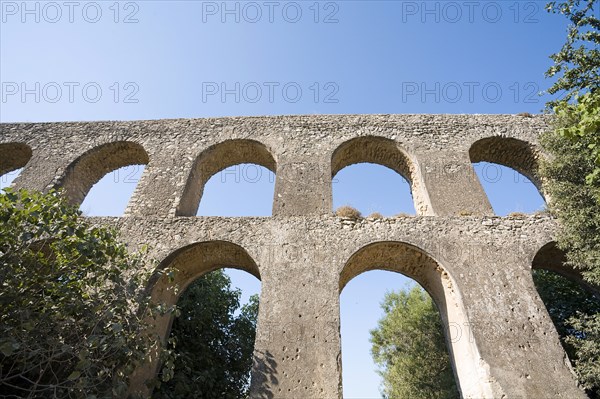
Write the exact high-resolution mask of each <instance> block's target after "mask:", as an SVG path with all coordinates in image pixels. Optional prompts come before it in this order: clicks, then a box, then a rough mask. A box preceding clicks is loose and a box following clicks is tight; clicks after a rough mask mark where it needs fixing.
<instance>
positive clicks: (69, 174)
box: [58, 141, 150, 216]
mask: <svg viewBox="0 0 600 399" xmlns="http://www.w3.org/2000/svg"><path fill="white" fill-rule="evenodd" d="M149 161H150V160H149V157H148V154H147V153H146V151H145V150H144V148H143V147H142V146H141V145H139V144H137V143H134V142H130V141H118V142H112V143H107V144H103V145H100V146H98V147H95V148H93V149H91V150H89V151H87V152H86V153H85V154H83V155H81V156H80V157H78V158H77V159H76V160H75V161H73V162H72V163H71V165H69V167H68V168H67V170H66V171H65V173H64V175H63V176H62V178H61V179H60V181H59V183H58V186H59V187H60V188H63V189H64V190H65V193H66V195H67V197H68V198H69V200H70V202H71V203H72V204H74V205H81V204H82V203H83V202H84V199H86V196H87V195H88V193H89V192H90V190H91V189H92V187H93V186H94V185H95V184H97V183H98V182H100V180H101V179H102V178H104V177H105V180H104V181H103V182H102V183H103V184H102V185H101V186H100V187H98V189H102V188H106V187H107V185H108V186H110V184H109V183H110V182H111V181H112V182H113V183H115V182H116V183H117V184H118V183H119V182H121V183H122V186H123V187H122V188H125V190H123V192H124V193H125V196H126V195H127V194H126V193H128V192H133V191H134V188H135V186H136V183H137V180H138V179H139V175H141V171H143V166H142V165H147V164H148V163H149ZM126 167H130V168H126ZM114 171H116V172H115V173H113V174H112V176H107V175H108V174H109V173H110V172H114ZM127 187H129V190H127V189H126V188H127ZM113 188H114V187H113ZM118 191H120V189H119V190H118ZM103 194H104V196H105V199H104V201H106V198H109V201H113V200H114V195H115V192H104V193H103ZM119 195H121V194H119ZM127 198H128V197H127ZM102 200H103V199H99V201H98V202H100V201H102ZM121 202H123V201H121ZM86 206H90V203H89V202H88V203H87V204H86ZM84 210H85V209H84ZM109 212H110V213H115V212H116V213H118V210H111V211H109ZM97 216H100V215H97ZM101 216H109V215H104V214H103V215H101ZM110 216H118V215H110Z"/></svg>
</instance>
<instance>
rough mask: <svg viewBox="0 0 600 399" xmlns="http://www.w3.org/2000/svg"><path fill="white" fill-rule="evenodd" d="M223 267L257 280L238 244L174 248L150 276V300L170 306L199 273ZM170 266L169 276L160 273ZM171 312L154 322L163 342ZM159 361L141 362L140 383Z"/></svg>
mask: <svg viewBox="0 0 600 399" xmlns="http://www.w3.org/2000/svg"><path fill="white" fill-rule="evenodd" d="M223 268H232V269H240V270H243V271H246V272H248V273H250V274H252V275H253V276H255V277H256V278H258V279H259V280H260V273H259V270H258V266H257V265H256V263H255V262H254V260H253V259H252V258H251V257H250V255H249V254H248V253H247V252H246V251H245V250H244V249H243V248H242V247H240V246H239V245H237V244H234V243H232V242H228V241H206V242H197V243H193V244H189V245H186V246H184V247H182V248H179V249H176V250H175V251H173V252H172V253H170V254H169V255H168V256H167V257H166V258H165V259H164V260H163V261H162V262H161V263H160V264H159V265H158V267H157V270H156V272H155V274H154V276H153V277H152V278H151V280H150V284H149V287H148V290H149V291H150V296H151V300H152V301H153V302H154V303H160V304H164V305H165V306H174V305H176V304H177V300H178V299H179V297H180V296H181V294H182V293H183V292H184V291H185V290H186V289H187V287H188V286H189V285H190V284H191V283H193V282H194V281H195V280H196V279H198V278H199V277H201V276H203V275H205V274H207V273H210V272H211V271H214V270H217V269H223ZM166 269H170V270H172V271H173V272H174V273H173V276H174V277H173V279H170V278H169V277H168V276H167V274H165V273H162V272H164V271H165V270H166ZM172 324H173V315H172V314H170V313H168V314H165V315H163V316H158V317H157V319H156V321H155V323H154V325H155V332H156V334H157V335H158V336H159V337H161V339H162V341H163V344H165V343H166V340H167V338H168V337H169V333H170V331H171V326H172ZM158 367H159V364H158V363H157V362H156V360H155V361H152V362H149V363H148V364H145V365H143V366H142V367H141V368H140V369H139V370H137V373H136V376H135V377H136V379H139V381H140V384H143V383H144V381H146V380H150V379H152V378H154V377H155V375H156V373H157V372H158Z"/></svg>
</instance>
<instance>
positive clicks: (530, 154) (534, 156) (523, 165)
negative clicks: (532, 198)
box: [469, 136, 545, 198]
mask: <svg viewBox="0 0 600 399" xmlns="http://www.w3.org/2000/svg"><path fill="white" fill-rule="evenodd" d="M469 156H470V157H471V162H473V163H477V162H491V163H496V164H499V165H503V166H507V167H509V168H512V169H514V170H516V171H517V172H519V173H520V174H522V175H523V176H525V177H526V178H528V179H529V180H530V181H531V182H532V183H533V184H534V185H535V187H536V188H537V189H538V191H539V192H540V195H541V196H542V197H543V198H545V197H544V193H543V191H542V182H541V180H540V177H539V174H538V172H537V170H538V167H539V161H538V159H539V157H540V154H539V150H537V149H536V148H535V147H534V146H533V145H532V143H529V142H527V141H524V140H521V139H517V138H513V137H502V136H494V137H486V138H483V139H480V140H477V141H476V142H474V143H473V144H472V145H471V148H469Z"/></svg>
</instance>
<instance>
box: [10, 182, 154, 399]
mask: <svg viewBox="0 0 600 399" xmlns="http://www.w3.org/2000/svg"><path fill="white" fill-rule="evenodd" d="M148 265H149V261H148V259H147V258H146V256H144V255H143V254H142V253H136V254H130V253H129V252H128V251H127V248H126V246H125V245H123V244H122V243H120V242H119V241H118V237H117V234H116V232H115V231H112V230H110V229H106V228H102V227H95V226H93V225H91V224H90V223H89V222H88V221H87V220H86V219H84V218H81V217H80V213H79V211H78V210H77V209H75V208H73V207H71V206H69V205H68V204H67V201H66V200H65V199H63V198H62V197H61V196H60V195H59V194H58V193H57V192H50V193H49V194H46V195H44V194H41V193H34V192H31V193H30V192H27V191H25V190H20V191H11V190H8V189H7V190H6V191H5V193H3V194H0V309H2V311H1V312H0V391H1V392H2V394H3V395H5V396H6V397H16V398H19V397H28V398H33V397H35V398H56V397H59V398H71V397H72V398H84V397H85V398H91V397H96V398H111V397H122V396H123V395H124V392H125V391H126V389H127V382H128V376H129V374H130V373H131V371H132V370H133V368H134V367H135V366H136V364H137V363H138V362H139V361H140V360H141V359H142V358H143V356H144V355H145V353H146V351H147V350H148V349H149V348H150V346H151V345H156V341H154V340H152V339H151V338H150V334H146V332H148V331H149V329H150V326H149V325H148V324H147V323H146V320H148V319H147V318H146V317H143V314H141V312H140V311H139V309H140V304H142V305H144V300H143V296H141V294H142V292H143V291H144V288H145V283H146V277H147V276H146V275H145V274H144V273H140V272H138V270H147V269H148V267H147V266H148ZM134 271H135V272H134Z"/></svg>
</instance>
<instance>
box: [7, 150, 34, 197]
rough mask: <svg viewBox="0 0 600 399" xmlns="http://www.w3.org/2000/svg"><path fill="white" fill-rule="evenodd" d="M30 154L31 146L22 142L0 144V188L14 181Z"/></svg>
mask: <svg viewBox="0 0 600 399" xmlns="http://www.w3.org/2000/svg"><path fill="white" fill-rule="evenodd" d="M32 154H33V152H32V150H31V147H29V146H28V145H26V144H23V143H2V144H0V190H1V189H3V188H6V187H9V186H10V185H11V184H12V183H13V182H14V180H15V179H16V178H17V177H18V176H19V174H20V173H21V171H22V170H23V168H24V167H25V165H27V163H28V162H29V160H30V159H31V156H32Z"/></svg>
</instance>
